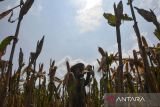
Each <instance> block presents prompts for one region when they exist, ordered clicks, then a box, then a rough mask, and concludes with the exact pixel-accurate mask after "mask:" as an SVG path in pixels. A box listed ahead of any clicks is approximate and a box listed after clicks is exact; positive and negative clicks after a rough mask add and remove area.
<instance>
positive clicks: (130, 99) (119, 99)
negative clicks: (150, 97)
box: [116, 97, 145, 102]
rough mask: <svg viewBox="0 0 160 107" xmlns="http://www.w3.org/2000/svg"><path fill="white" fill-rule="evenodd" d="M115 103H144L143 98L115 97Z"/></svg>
mask: <svg viewBox="0 0 160 107" xmlns="http://www.w3.org/2000/svg"><path fill="white" fill-rule="evenodd" d="M116 102H145V99H144V98H143V97H117V98H116Z"/></svg>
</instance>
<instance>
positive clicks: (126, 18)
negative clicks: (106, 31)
mask: <svg viewBox="0 0 160 107" xmlns="http://www.w3.org/2000/svg"><path fill="white" fill-rule="evenodd" d="M103 16H104V17H105V19H107V20H108V24H109V25H111V26H113V27H115V26H116V17H115V15H112V14H111V13H104V14H103ZM122 20H124V21H132V20H133V19H132V18H131V17H129V16H128V15H127V14H123V15H122Z"/></svg>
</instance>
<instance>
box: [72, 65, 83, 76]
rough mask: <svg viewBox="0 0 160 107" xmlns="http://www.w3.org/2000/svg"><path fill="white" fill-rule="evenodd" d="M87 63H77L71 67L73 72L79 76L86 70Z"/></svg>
mask: <svg viewBox="0 0 160 107" xmlns="http://www.w3.org/2000/svg"><path fill="white" fill-rule="evenodd" d="M84 68H85V65H84V64H83V63H77V64H75V65H73V66H72V67H71V72H73V73H74V75H75V77H76V78H77V77H78V76H79V75H80V74H82V72H83V71H84Z"/></svg>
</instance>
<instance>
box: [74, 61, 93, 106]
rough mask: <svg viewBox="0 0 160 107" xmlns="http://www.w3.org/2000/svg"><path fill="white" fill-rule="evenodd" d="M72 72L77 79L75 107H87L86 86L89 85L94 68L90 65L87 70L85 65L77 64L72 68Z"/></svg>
mask: <svg viewBox="0 0 160 107" xmlns="http://www.w3.org/2000/svg"><path fill="white" fill-rule="evenodd" d="M71 72H73V74H74V76H75V79H76V87H75V91H76V94H75V97H74V98H75V99H74V100H75V101H74V102H73V103H74V104H73V107H86V106H85V102H86V100H85V97H86V91H85V86H86V85H88V84H89V81H90V78H91V74H93V70H92V66H91V65H88V66H87V67H86V68H85V66H84V64H83V63H78V64H75V65H73V66H72V67H71ZM84 74H86V75H87V76H86V78H84Z"/></svg>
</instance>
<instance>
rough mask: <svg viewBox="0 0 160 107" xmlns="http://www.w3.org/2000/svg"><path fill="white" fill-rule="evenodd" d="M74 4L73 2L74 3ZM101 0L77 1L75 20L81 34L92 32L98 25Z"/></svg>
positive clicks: (101, 11) (100, 16)
mask: <svg viewBox="0 0 160 107" xmlns="http://www.w3.org/2000/svg"><path fill="white" fill-rule="evenodd" d="M74 2H75V1H74ZM102 4H103V0H77V1H76V2H75V5H76V6H77V7H78V9H77V15H76V16H75V20H76V23H77V25H78V26H79V27H80V29H81V31H82V32H87V31H92V30H94V29H95V28H97V27H98V26H99V25H100V21H101V18H102V13H103V8H102Z"/></svg>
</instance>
